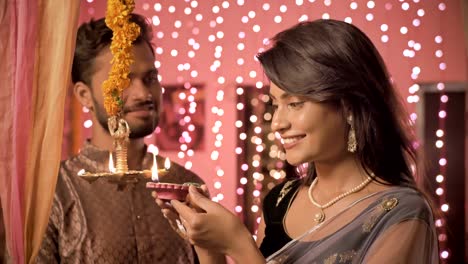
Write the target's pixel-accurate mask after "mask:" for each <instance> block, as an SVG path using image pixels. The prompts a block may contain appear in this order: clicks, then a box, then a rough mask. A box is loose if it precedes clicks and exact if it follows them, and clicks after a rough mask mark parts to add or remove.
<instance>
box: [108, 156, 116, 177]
mask: <svg viewBox="0 0 468 264" xmlns="http://www.w3.org/2000/svg"><path fill="white" fill-rule="evenodd" d="M109 171H110V172H112V173H114V172H115V167H114V159H113V158H112V152H109Z"/></svg>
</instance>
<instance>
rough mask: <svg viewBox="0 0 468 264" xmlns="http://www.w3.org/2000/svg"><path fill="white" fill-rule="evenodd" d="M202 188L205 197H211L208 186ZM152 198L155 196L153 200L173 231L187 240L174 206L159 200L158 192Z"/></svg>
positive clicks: (152, 193)
mask: <svg viewBox="0 0 468 264" xmlns="http://www.w3.org/2000/svg"><path fill="white" fill-rule="evenodd" d="M200 188H201V190H202V193H203V195H204V196H206V197H209V192H208V188H207V187H206V185H202V186H201V187H200ZM151 196H153V198H154V199H155V201H156V204H157V205H158V206H159V207H160V208H161V212H162V214H163V215H164V217H165V218H166V219H167V221H168V222H169V224H170V225H171V227H172V229H173V230H174V231H175V232H176V233H177V234H178V235H179V236H181V237H182V238H183V239H187V236H186V234H185V232H186V231H185V228H184V226H183V225H182V222H181V221H180V219H179V214H178V213H177V211H176V210H174V208H173V207H172V204H171V203H170V202H168V201H166V200H161V199H158V193H157V192H156V191H153V192H151ZM188 197H189V196H187V198H188ZM194 209H195V208H194Z"/></svg>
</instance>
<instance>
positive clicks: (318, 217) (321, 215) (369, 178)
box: [308, 173, 375, 223]
mask: <svg viewBox="0 0 468 264" xmlns="http://www.w3.org/2000/svg"><path fill="white" fill-rule="evenodd" d="M374 176H375V175H374V174H373V173H371V176H367V179H365V180H364V181H363V182H361V183H360V184H359V185H358V186H356V187H354V188H352V189H351V190H349V191H347V192H344V193H342V194H340V195H338V196H337V197H335V198H333V199H332V200H331V201H329V202H328V203H326V204H324V205H320V204H319V203H317V202H316V201H315V199H314V197H313V196H312V189H313V188H314V187H315V185H316V184H317V180H318V178H315V179H314V181H313V182H312V184H311V185H310V187H309V191H308V194H309V200H310V202H311V203H312V204H313V205H315V206H317V207H318V208H319V209H320V212H318V213H316V214H315V216H314V221H315V222H317V223H322V222H323V221H324V220H325V212H324V211H323V209H325V208H328V207H330V206H332V205H334V204H335V203H336V202H338V201H339V200H341V199H343V198H345V197H346V196H348V195H350V194H353V193H356V192H359V191H360V190H362V189H364V187H366V186H367V185H368V184H369V183H370V182H371V181H372V177H374Z"/></svg>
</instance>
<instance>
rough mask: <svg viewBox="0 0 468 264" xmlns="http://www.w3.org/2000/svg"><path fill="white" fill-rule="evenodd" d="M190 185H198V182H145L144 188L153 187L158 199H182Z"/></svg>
mask: <svg viewBox="0 0 468 264" xmlns="http://www.w3.org/2000/svg"><path fill="white" fill-rule="evenodd" d="M190 186H195V187H200V184H198V183H194V182H186V183H184V184H178V183H167V182H147V183H146V188H148V189H154V190H155V191H156V192H157V193H158V199H161V200H179V201H184V200H185V198H186V197H187V194H188V190H189V187H190Z"/></svg>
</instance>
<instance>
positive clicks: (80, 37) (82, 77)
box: [72, 14, 154, 85]
mask: <svg viewBox="0 0 468 264" xmlns="http://www.w3.org/2000/svg"><path fill="white" fill-rule="evenodd" d="M130 21H131V22H134V23H136V24H137V25H138V26H139V27H140V35H139V36H138V37H137V39H136V40H135V41H134V42H133V44H139V43H147V44H148V45H149V46H150V48H151V51H152V52H153V55H154V51H153V44H152V42H151V40H152V39H153V33H152V30H151V24H150V23H149V22H148V21H147V19H146V18H145V17H144V16H142V15H139V14H131V15H130ZM111 41H112V30H111V29H110V28H108V27H107V25H106V22H105V19H104V18H101V19H98V20H93V19H91V20H90V21H89V22H87V23H83V24H82V25H81V26H80V27H79V28H78V33H77V35H76V47H75V53H74V55H73V65H72V82H73V83H77V82H83V83H85V84H87V85H91V76H92V75H93V73H94V71H95V69H94V62H95V59H96V57H97V56H98V55H99V53H100V52H101V51H102V50H103V49H104V48H105V47H107V46H109V45H110V44H111Z"/></svg>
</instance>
